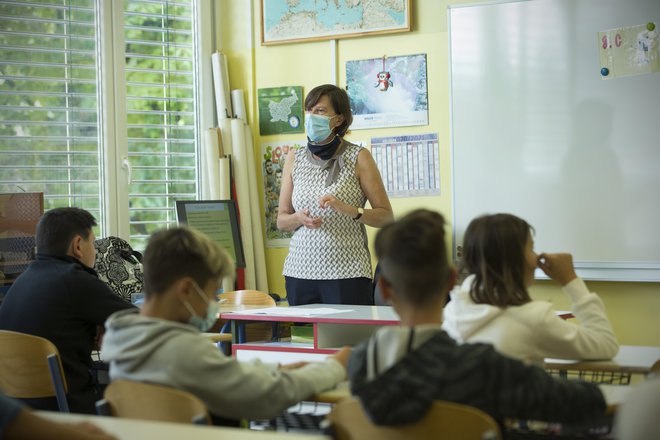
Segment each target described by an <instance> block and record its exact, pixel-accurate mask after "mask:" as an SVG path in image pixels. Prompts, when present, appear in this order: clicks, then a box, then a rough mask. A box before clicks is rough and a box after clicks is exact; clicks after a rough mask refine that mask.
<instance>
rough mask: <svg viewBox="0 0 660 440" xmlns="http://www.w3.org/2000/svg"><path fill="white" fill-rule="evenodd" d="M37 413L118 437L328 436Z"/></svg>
mask: <svg viewBox="0 0 660 440" xmlns="http://www.w3.org/2000/svg"><path fill="white" fill-rule="evenodd" d="M36 413H37V414H38V415H40V416H42V417H45V418H47V419H50V420H54V421H57V422H69V423H70V422H81V421H87V422H91V423H93V424H95V425H97V426H99V427H101V428H102V429H103V430H105V431H106V432H108V433H109V434H112V435H114V436H116V437H117V438H119V439H120V440H129V439H130V440H133V439H148V438H157V439H159V440H170V439H195V440H218V439H232V440H264V439H268V438H271V439H275V440H321V439H326V440H327V439H328V438H329V437H326V436H322V435H309V434H300V433H287V432H273V431H266V432H259V431H250V430H248V429H240V428H229V427H219V426H200V425H193V424H189V425H188V424H185V423H169V422H152V421H145V420H133V419H124V418H119V417H104V416H92V415H84V414H65V413H58V412H50V411H37V412H36Z"/></svg>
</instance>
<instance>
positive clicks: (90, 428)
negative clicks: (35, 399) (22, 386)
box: [0, 393, 117, 440]
mask: <svg viewBox="0 0 660 440" xmlns="http://www.w3.org/2000/svg"><path fill="white" fill-rule="evenodd" d="M45 438H47V439H49V440H117V439H116V437H114V436H112V435H109V434H106V433H105V431H103V430H102V429H101V428H99V427H97V426H95V425H92V424H91V423H88V422H80V423H58V422H52V421H50V420H48V419H45V418H43V417H40V416H38V415H36V414H34V413H33V412H32V411H30V410H29V409H28V408H26V407H24V406H22V405H21V404H20V403H19V402H18V401H16V400H13V399H11V398H9V397H7V396H5V395H3V394H2V393H0V439H3V440H32V439H34V440H42V439H45Z"/></svg>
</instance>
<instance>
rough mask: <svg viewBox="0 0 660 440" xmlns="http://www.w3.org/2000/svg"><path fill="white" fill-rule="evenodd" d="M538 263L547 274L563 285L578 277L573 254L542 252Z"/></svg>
mask: <svg viewBox="0 0 660 440" xmlns="http://www.w3.org/2000/svg"><path fill="white" fill-rule="evenodd" d="M538 264H539V267H540V268H541V270H543V272H545V274H546V275H547V276H549V277H550V278H551V279H553V280H555V281H556V282H558V283H559V284H561V285H562V286H565V285H566V284H568V283H570V282H571V281H573V280H574V279H575V278H577V275H576V274H575V269H574V268H573V256H572V255H571V254H545V253H543V254H540V255H539V258H538Z"/></svg>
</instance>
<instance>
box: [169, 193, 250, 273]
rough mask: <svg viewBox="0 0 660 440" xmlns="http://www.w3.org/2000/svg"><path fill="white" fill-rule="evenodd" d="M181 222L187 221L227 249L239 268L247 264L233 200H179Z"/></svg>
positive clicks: (177, 205) (177, 207) (177, 210)
mask: <svg viewBox="0 0 660 440" xmlns="http://www.w3.org/2000/svg"><path fill="white" fill-rule="evenodd" d="M176 215H177V219H178V221H179V224H186V225H188V226H190V227H191V228H194V229H196V230H198V231H200V232H202V233H204V234H206V235H207V236H209V237H210V238H211V239H212V240H213V241H215V242H216V243H218V244H219V245H220V246H222V247H223V248H225V249H226V250H227V252H229V255H230V256H231V257H232V258H233V259H234V262H235V263H236V267H245V256H244V254H243V241H242V240H241V229H240V225H239V223H238V214H237V209H236V202H235V201H234V200H177V201H176Z"/></svg>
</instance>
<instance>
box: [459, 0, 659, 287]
mask: <svg viewBox="0 0 660 440" xmlns="http://www.w3.org/2000/svg"><path fill="white" fill-rule="evenodd" d="M448 20H449V37H450V38H449V51H450V78H451V118H452V121H451V142H452V147H451V148H452V182H453V184H452V191H453V239H454V241H453V243H454V258H456V259H457V258H458V255H459V254H460V247H461V245H462V240H463V233H464V231H465V229H466V227H467V225H468V223H469V222H470V221H471V220H472V219H473V218H474V217H476V216H478V215H481V214H485V213H497V212H509V213H512V214H515V215H517V216H519V217H522V218H524V219H525V220H527V221H528V222H529V223H530V224H531V225H532V226H533V227H534V229H535V236H534V240H535V243H536V251H537V252H542V251H543V252H570V253H572V254H573V257H574V261H575V265H576V268H577V271H578V274H579V275H580V276H582V277H583V278H585V279H598V280H612V281H614V280H617V281H660V226H659V225H660V73H654V71H653V66H650V67H649V68H648V69H646V70H645V69H642V68H637V67H640V66H636V67H635V68H633V69H627V70H626V69H621V68H620V66H618V65H617V63H615V62H613V61H612V59H611V57H610V58H608V56H609V55H607V54H608V53H609V54H613V53H614V54H615V55H616V52H614V50H615V49H616V50H617V51H618V53H619V56H630V57H631V60H633V61H634V62H640V60H641V62H643V57H645V56H646V57H647V58H648V57H651V56H656V55H657V52H653V51H657V50H658V47H657V44H655V46H654V47H653V43H652V41H651V40H652V39H653V38H657V37H654V34H653V33H652V32H651V33H648V32H647V34H646V35H644V36H640V32H642V31H644V30H645V29H646V30H647V31H648V30H649V29H650V28H652V27H653V26H649V28H647V24H648V23H655V24H656V25H660V2H659V1H657V0H630V1H626V2H621V1H617V0H529V1H518V2H504V3H484V4H482V5H478V4H477V5H472V6H470V5H456V6H450V7H449V8H448ZM631 27H632V28H631ZM618 29H621V30H625V32H623V31H621V32H618V31H617V30H618ZM608 32H609V33H608ZM655 32H656V33H657V29H655ZM604 35H607V36H608V37H607V38H603V36H604ZM617 35H619V37H618V39H617ZM642 37H643V38H645V39H646V40H647V41H646V43H643V42H641V41H639V39H641V38H642ZM649 41H651V42H650V43H649ZM617 43H618V44H619V46H617ZM612 44H614V46H612ZM644 44H646V47H647V49H646V50H647V52H646V53H642V52H640V51H643V50H644ZM622 54H623V55H622ZM608 59H609V60H610V61H609V66H610V68H612V69H617V70H616V71H615V73H616V74H617V75H614V74H612V75H610V76H608V77H605V76H603V72H605V71H603V70H602V68H603V67H604V65H602V64H603V63H606V61H607V60H608ZM622 59H623V58H619V60H622ZM651 61H652V60H651ZM610 72H611V71H610ZM539 272H540V271H537V275H538V276H540V275H541V274H540V273H539Z"/></svg>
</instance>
